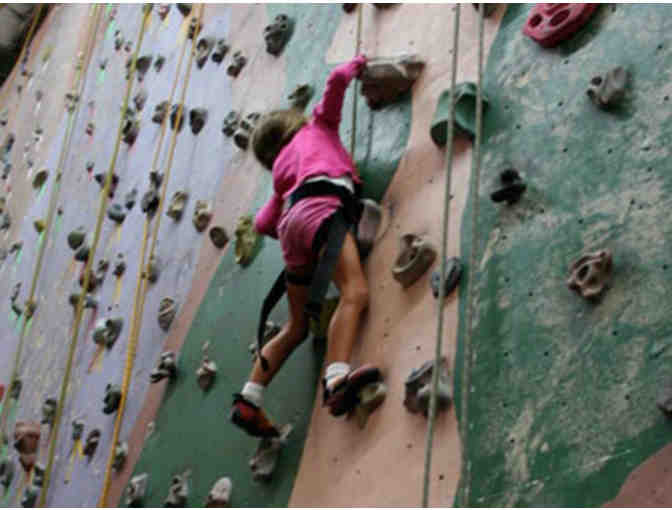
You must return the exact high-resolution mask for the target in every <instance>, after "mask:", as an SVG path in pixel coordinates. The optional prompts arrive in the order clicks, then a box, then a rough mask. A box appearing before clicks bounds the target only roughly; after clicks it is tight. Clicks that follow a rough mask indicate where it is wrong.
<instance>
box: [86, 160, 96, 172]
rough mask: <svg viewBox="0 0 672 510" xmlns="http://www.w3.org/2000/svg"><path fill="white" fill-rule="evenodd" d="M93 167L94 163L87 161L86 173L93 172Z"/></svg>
mask: <svg viewBox="0 0 672 510" xmlns="http://www.w3.org/2000/svg"><path fill="white" fill-rule="evenodd" d="M94 167H95V163H94V162H93V161H91V160H89V161H87V162H86V171H87V172H88V173H91V172H93V168H94Z"/></svg>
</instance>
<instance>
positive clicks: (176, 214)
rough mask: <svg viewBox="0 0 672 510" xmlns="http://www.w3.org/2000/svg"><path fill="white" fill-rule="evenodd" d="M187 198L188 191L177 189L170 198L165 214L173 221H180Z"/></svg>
mask: <svg viewBox="0 0 672 510" xmlns="http://www.w3.org/2000/svg"><path fill="white" fill-rule="evenodd" d="M188 198H189V193H187V192H186V191H181V190H179V191H176V192H175V193H173V196H172V198H171V199H170V204H169V205H168V210H167V211H166V216H169V217H170V218H172V219H173V220H175V221H180V220H181V219H182V214H183V213H184V207H185V205H186V203H187V200H188Z"/></svg>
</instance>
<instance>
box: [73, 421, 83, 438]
mask: <svg viewBox="0 0 672 510" xmlns="http://www.w3.org/2000/svg"><path fill="white" fill-rule="evenodd" d="M83 435H84V422H83V421H82V420H73V422H72V440H73V441H79V440H80V439H82V436H83Z"/></svg>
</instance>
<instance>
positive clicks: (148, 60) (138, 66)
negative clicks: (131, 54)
mask: <svg viewBox="0 0 672 510" xmlns="http://www.w3.org/2000/svg"><path fill="white" fill-rule="evenodd" d="M152 60H154V56H153V55H143V56H142V57H140V58H139V59H138V60H137V61H136V62H135V70H136V72H137V74H138V81H139V82H142V80H143V79H144V78H145V74H147V71H148V70H149V68H150V67H151V65H152Z"/></svg>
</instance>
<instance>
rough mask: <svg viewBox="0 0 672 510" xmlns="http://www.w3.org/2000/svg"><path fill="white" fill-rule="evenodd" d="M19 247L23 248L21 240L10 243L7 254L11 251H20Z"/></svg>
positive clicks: (11, 252)
mask: <svg viewBox="0 0 672 510" xmlns="http://www.w3.org/2000/svg"><path fill="white" fill-rule="evenodd" d="M21 248H23V242H22V241H17V242H15V243H12V245H11V246H10V247H9V254H10V255H12V254H13V253H18V252H20V251H21Z"/></svg>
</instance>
